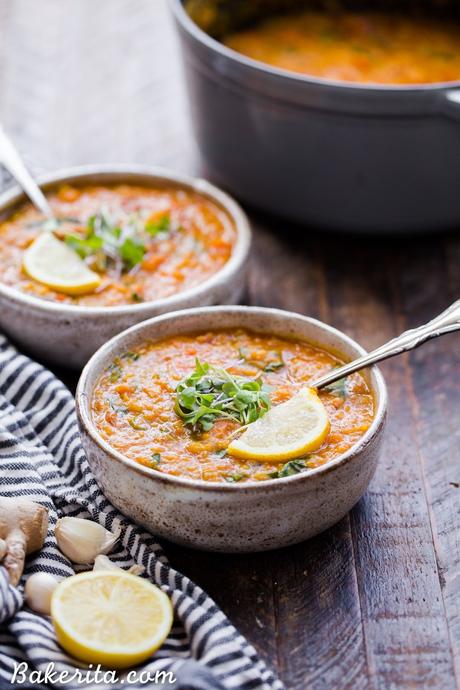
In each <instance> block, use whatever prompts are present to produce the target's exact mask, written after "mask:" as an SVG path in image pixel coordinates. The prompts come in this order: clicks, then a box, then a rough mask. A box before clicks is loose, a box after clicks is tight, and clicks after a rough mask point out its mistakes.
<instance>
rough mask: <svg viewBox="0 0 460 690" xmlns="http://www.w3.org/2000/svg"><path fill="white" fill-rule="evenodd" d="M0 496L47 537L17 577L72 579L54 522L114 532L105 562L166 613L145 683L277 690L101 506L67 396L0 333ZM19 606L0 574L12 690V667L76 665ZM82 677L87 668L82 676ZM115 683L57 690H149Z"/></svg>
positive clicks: (179, 581) (217, 621)
mask: <svg viewBox="0 0 460 690" xmlns="http://www.w3.org/2000/svg"><path fill="white" fill-rule="evenodd" d="M0 494H1V495H2V496H27V497H28V498H30V499H31V500H34V501H37V502H39V503H42V504H43V505H45V506H47V508H48V509H49V516H50V529H49V533H48V537H47V539H46V542H45V546H44V548H43V549H42V550H41V551H40V552H39V553H37V554H35V555H34V556H32V557H30V558H29V559H28V561H27V566H26V571H25V574H26V576H27V575H30V574H31V573H33V572H37V571H45V572H48V573H52V574H54V575H57V576H68V575H72V574H73V573H74V570H73V568H72V566H71V564H70V563H69V561H68V560H67V559H66V558H65V557H64V556H63V555H62V554H61V553H60V552H59V551H58V549H57V548H56V543H55V540H54V536H53V535H54V525H55V523H56V520H57V519H58V517H62V516H64V515H72V516H78V517H86V518H91V519H92V520H96V521H98V522H99V523H100V524H101V525H104V527H106V528H107V529H113V528H115V527H118V526H120V527H121V530H122V533H121V538H120V541H119V546H118V550H117V551H115V552H114V553H113V554H111V559H112V560H113V561H114V562H115V563H117V564H118V565H120V566H122V567H129V566H130V565H132V564H133V563H139V564H142V565H143V566H144V567H145V576H146V577H149V578H150V579H151V580H152V582H155V583H156V584H157V585H159V586H160V587H161V588H162V589H163V590H164V591H165V592H166V593H167V594H168V596H169V597H170V598H171V600H172V602H173V605H174V611H175V625H174V627H173V629H172V631H171V634H170V635H169V637H168V639H167V641H166V642H165V644H164V645H163V646H162V647H161V649H160V650H158V651H157V652H156V653H155V654H154V656H153V657H152V659H151V661H149V662H148V663H147V664H145V665H144V669H148V670H149V671H150V672H151V673H150V676H151V677H152V675H153V674H154V672H155V671H158V670H165V671H171V672H172V673H173V674H174V676H175V677H176V678H177V682H176V683H174V684H173V685H169V684H166V685H165V687H173V688H175V690H179V688H181V689H185V688H190V689H192V688H193V689H196V690H223V689H224V688H225V689H226V688H238V690H282V685H281V683H280V681H279V680H277V679H276V678H275V676H274V675H273V673H272V672H271V671H270V670H268V669H267V667H266V666H265V664H264V663H263V662H262V661H261V660H260V659H259V658H258V656H257V654H256V652H255V650H254V648H253V647H252V646H251V645H249V644H248V642H247V641H246V640H245V639H244V638H243V637H242V636H241V635H240V634H239V633H238V632H237V631H236V630H235V628H234V627H233V626H232V625H231V623H230V622H229V621H228V619H227V618H226V617H225V616H224V614H223V613H222V611H220V609H219V608H218V607H217V606H216V604H215V603H214V602H213V601H212V599H210V598H209V597H208V596H207V594H206V593H205V592H203V591H202V590H201V589H200V588H199V587H197V586H196V585H195V584H194V583H193V582H191V581H190V580H189V579H188V578H187V577H185V576H184V575H181V574H180V573H178V572H177V571H175V570H174V569H173V568H172V567H171V566H170V565H169V564H168V560H167V558H166V556H165V554H164V552H163V550H162V548H161V547H160V546H159V544H158V543H157V542H156V541H155V538H154V537H152V536H151V535H150V534H148V533H147V532H145V531H143V530H142V529H141V528H139V527H137V526H135V525H133V524H131V523H130V522H129V521H128V520H127V519H126V518H125V517H123V516H122V515H121V514H120V513H119V512H118V511H117V510H115V508H113V506H112V505H111V504H110V503H109V502H108V501H107V499H106V498H105V497H104V495H103V494H102V493H101V491H100V490H99V487H98V485H97V484H96V482H95V480H94V477H93V476H92V474H91V471H90V469H89V466H88V463H87V460H86V458H85V454H84V452H83V450H82V447H81V445H80V439H79V435H78V430H77V423H76V417H75V406H74V400H73V398H72V396H71V394H70V393H69V391H68V390H67V388H66V387H65V386H64V385H63V384H62V383H61V382H60V381H58V380H57V379H56V378H55V377H54V376H53V375H52V374H51V373H50V372H49V371H47V370H46V369H44V368H43V367H42V366H40V365H38V364H36V363H34V362H32V361H31V360H30V359H28V358H27V357H24V356H22V355H20V354H18V352H17V351H16V350H15V349H14V348H13V347H12V346H11V345H10V344H9V343H8V341H7V340H6V339H5V338H4V337H3V336H2V335H0ZM22 603H23V602H22V590H21V587H19V588H18V589H15V588H12V587H10V586H9V584H8V580H7V577H6V572H5V570H4V568H0V688H3V687H14V686H12V685H10V683H11V678H12V675H13V672H14V668H15V664H18V663H19V662H24V661H26V662H27V665H28V669H30V670H32V669H35V670H38V671H42V672H44V671H45V669H46V667H47V666H48V664H49V662H53V663H54V669H55V670H56V672H60V671H62V670H67V671H73V670H74V669H75V663H76V662H75V661H72V660H71V659H70V658H69V657H68V656H67V655H66V654H65V652H64V651H63V650H62V649H61V648H60V647H59V645H58V644H57V642H56V639H55V636H54V632H53V626H52V624H51V621H50V619H49V618H47V617H45V616H39V615H37V614H35V613H33V612H32V611H31V610H29V609H28V608H27V607H22ZM82 673H83V674H85V673H88V670H87V669H85V668H83V670H82ZM123 680H126V679H124V677H123V674H120V679H119V681H118V682H117V683H116V684H113V683H112V682H110V684H108V685H107V684H104V683H98V684H97V685H96V684H93V685H92V686H91V685H88V684H86V682H85V683H82V682H81V681H80V682H76V683H66V684H65V685H62V687H65V688H70V689H71V690H73V689H74V688H82V687H97V688H101V689H102V688H106V687H107V688H108V687H110V688H121V687H124V688H125V687H149V688H150V687H154V686H153V685H152V684H147V685H145V686H142V684H139V685H138V686H133V685H129V686H127V685H126V682H122V681H123ZM18 687H21V686H19V685H18ZM22 687H25V686H24V684H23V685H22ZM26 687H34V686H32V685H30V686H29V685H26ZM54 687H60V686H59V685H58V686H54ZM162 687H163V686H162Z"/></svg>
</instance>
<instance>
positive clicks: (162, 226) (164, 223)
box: [145, 214, 171, 237]
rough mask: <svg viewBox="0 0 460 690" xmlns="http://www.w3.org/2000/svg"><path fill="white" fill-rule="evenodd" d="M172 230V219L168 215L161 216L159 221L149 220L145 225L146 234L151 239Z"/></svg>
mask: <svg viewBox="0 0 460 690" xmlns="http://www.w3.org/2000/svg"><path fill="white" fill-rule="evenodd" d="M170 230H171V219H170V217H169V215H168V214H165V215H164V216H161V218H159V219H158V220H155V221H152V220H148V221H147V223H146V224H145V232H147V233H148V234H149V235H150V236H151V237H156V236H157V235H159V234H160V233H167V232H169V231H170Z"/></svg>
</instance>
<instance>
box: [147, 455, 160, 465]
mask: <svg viewBox="0 0 460 690" xmlns="http://www.w3.org/2000/svg"><path fill="white" fill-rule="evenodd" d="M150 460H151V461H152V463H155V465H158V463H160V462H161V455H160V453H152V455H151V457H150Z"/></svg>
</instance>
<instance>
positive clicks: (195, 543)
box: [76, 307, 387, 552]
mask: <svg viewBox="0 0 460 690" xmlns="http://www.w3.org/2000/svg"><path fill="white" fill-rule="evenodd" d="M216 328H229V329H235V328H248V329H251V330H252V331H255V332H257V333H266V334H272V335H278V336H285V337H288V338H296V339H300V340H305V341H307V342H309V343H313V344H317V345H320V346H321V347H324V348H325V349H327V350H331V351H333V352H335V353H338V354H340V355H341V356H342V357H343V358H344V359H346V360H351V359H353V358H355V357H358V356H359V355H362V354H363V353H364V350H363V348H362V347H361V346H360V345H358V344H357V343H356V342H355V341H353V340H351V338H349V337H348V336H346V335H344V334H343V333H341V332H340V331H337V330H336V329H335V328H331V327H330V326H327V325H326V324H323V323H321V322H320V321H316V320H315V319H311V318H307V317H305V316H301V315H299V314H294V313H291V312H286V311H280V310H277V309H264V308H261V307H214V308H213V307H210V308H202V309H188V310H185V311H180V312H175V313H173V314H169V315H165V316H159V317H157V318H154V319H150V320H149V321H146V322H144V323H142V324H139V325H138V326H134V327H133V328H130V329H129V330H128V331H125V332H124V333H121V334H120V335H118V336H116V337H115V338H113V339H112V340H111V341H110V342H108V343H106V344H105V345H104V346H103V347H101V349H100V350H98V352H96V354H95V355H94V356H93V357H92V358H91V360H90V361H89V362H88V364H87V365H86V367H85V369H84V370H83V373H82V375H81V378H80V381H79V384H78V389H77V397H76V400H77V414H78V420H79V425H80V430H81V436H82V441H83V445H84V448H85V450H86V453H87V457H88V461H89V464H90V466H91V469H92V471H93V473H94V476H95V478H96V480H97V482H98V483H99V485H100V486H101V488H102V490H103V492H104V493H105V495H106V496H107V498H108V499H109V500H110V501H111V502H112V503H113V504H114V505H115V506H116V507H117V508H119V510H121V511H122V512H123V513H124V514H125V515H127V516H128V517H129V518H131V519H133V520H135V521H136V522H138V523H139V524H141V525H143V526H144V527H146V528H147V529H148V530H150V531H151V532H153V533H154V534H155V535H157V536H159V537H163V538H166V539H169V540H171V541H173V542H176V543H178V544H182V545H185V546H189V547H193V548H197V549H204V550H209V551H224V552H245V551H264V550H268V549H275V548H278V547H281V546H287V545H289V544H295V543H296V542H300V541H302V540H304V539H308V538H309V537H313V536H314V535H316V534H318V533H319V532H321V531H323V530H325V529H326V528H328V527H330V526H331V525H333V524H334V523H335V522H337V521H338V520H340V519H341V518H342V517H343V516H344V515H345V514H346V513H347V512H348V511H349V510H350V508H352V506H353V505H354V504H355V503H356V502H357V501H358V499H359V498H360V496H361V495H362V494H363V492H364V491H365V490H366V487H367V486H368V484H369V482H370V480H371V479H372V476H373V474H374V471H375V468H376V465H377V460H378V457H379V452H380V447H381V441H382V435H383V429H384V425H385V417H386V408H387V394H386V386H385V382H384V380H383V377H382V375H381V374H380V372H379V371H378V370H377V369H375V368H373V369H370V370H368V371H366V372H364V373H363V375H364V377H365V378H366V381H367V382H368V384H369V386H370V388H371V391H372V393H373V396H374V399H375V409H376V412H375V418H374V421H373V423H372V424H371V426H370V428H369V430H368V431H367V432H366V433H365V435H364V436H363V437H362V439H361V440H360V441H359V442H358V443H357V444H356V445H355V446H353V448H351V449H350V450H349V451H347V452H346V453H344V454H343V455H341V456H340V457H339V458H337V459H336V460H334V461H333V462H330V463H328V464H327V465H325V466H323V467H319V468H317V469H314V470H311V471H309V472H305V473H301V474H297V475H293V476H290V477H285V478H282V479H270V480H267V481H261V482H251V483H245V484H225V483H216V482H205V481H201V480H194V479H189V478H185V477H173V476H170V475H166V474H163V473H161V472H157V471H155V470H151V469H149V468H146V467H143V466H141V465H139V464H138V463H136V462H135V461H133V460H129V459H128V458H126V457H124V456H123V455H122V454H121V453H119V452H117V451H116V450H114V449H112V448H111V447H110V446H109V445H108V444H107V443H106V442H105V441H104V440H103V439H102V438H101V437H100V435H99V434H98V432H97V430H96V428H95V425H94V424H93V421H92V419H91V412H90V404H91V399H92V394H93V390H94V387H95V385H96V383H97V381H98V379H99V377H100V375H101V374H102V372H103V371H104V370H105V369H106V367H107V366H109V365H110V364H111V362H112V361H113V358H114V357H116V356H118V355H121V354H123V353H124V352H126V350H130V349H132V348H133V347H135V346H136V345H138V344H140V343H143V342H145V341H146V340H149V341H156V340H161V339H163V338H168V337H170V336H174V335H178V334H184V333H190V332H196V331H202V330H212V329H216Z"/></svg>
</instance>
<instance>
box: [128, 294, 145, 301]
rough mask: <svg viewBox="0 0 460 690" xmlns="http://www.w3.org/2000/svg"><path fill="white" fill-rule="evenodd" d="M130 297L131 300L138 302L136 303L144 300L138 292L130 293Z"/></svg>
mask: <svg viewBox="0 0 460 690" xmlns="http://www.w3.org/2000/svg"><path fill="white" fill-rule="evenodd" d="M131 299H132V300H133V302H138V303H139V302H143V301H144V300H143V298H142V297H141V296H140V294H139V293H138V292H133V293H131Z"/></svg>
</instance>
